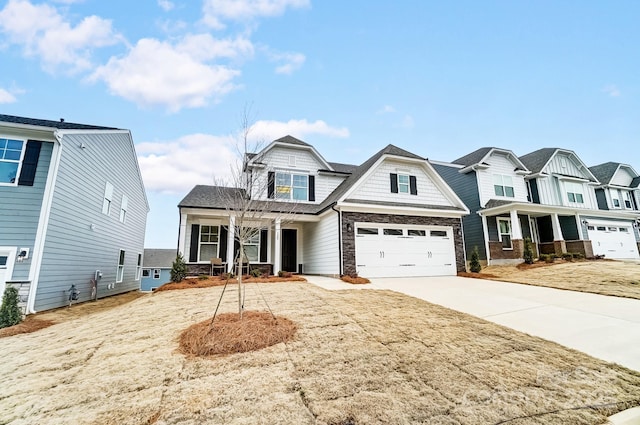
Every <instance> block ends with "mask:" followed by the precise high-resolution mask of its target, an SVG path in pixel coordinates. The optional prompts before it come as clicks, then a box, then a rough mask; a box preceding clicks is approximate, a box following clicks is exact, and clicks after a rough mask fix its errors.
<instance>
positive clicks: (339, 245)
mask: <svg viewBox="0 0 640 425" xmlns="http://www.w3.org/2000/svg"><path fill="white" fill-rule="evenodd" d="M331 209H332V210H334V211H335V212H337V213H338V274H340V276H342V211H340V210H337V209H336V203H334V204H333V205H331Z"/></svg>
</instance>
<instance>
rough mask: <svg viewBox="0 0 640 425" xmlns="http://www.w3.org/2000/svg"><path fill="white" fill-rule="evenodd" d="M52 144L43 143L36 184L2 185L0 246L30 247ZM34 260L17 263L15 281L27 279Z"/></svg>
mask: <svg viewBox="0 0 640 425" xmlns="http://www.w3.org/2000/svg"><path fill="white" fill-rule="evenodd" d="M52 152H53V143H42V149H41V150H40V158H39V159H38V167H37V169H36V175H35V179H34V182H33V186H0V246H15V247H16V248H29V249H30V250H31V252H32V253H33V245H34V242H35V238H36V233H37V230H38V222H39V218H40V210H41V208H42V199H43V195H44V190H45V186H46V183H47V173H48V172H49V166H50V164H51V153H52ZM30 266H31V261H29V260H27V261H24V262H22V263H16V264H15V267H14V269H13V276H9V278H10V279H13V280H28V279H29V267H30Z"/></svg>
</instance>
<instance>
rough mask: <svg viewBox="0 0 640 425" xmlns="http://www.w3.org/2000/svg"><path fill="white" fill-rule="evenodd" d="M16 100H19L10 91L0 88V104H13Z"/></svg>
mask: <svg viewBox="0 0 640 425" xmlns="http://www.w3.org/2000/svg"><path fill="white" fill-rule="evenodd" d="M16 100H17V99H16V97H15V96H14V95H13V94H11V93H10V92H9V91H7V90H5V89H3V88H1V87H0V104H3V103H13V102H15V101H16Z"/></svg>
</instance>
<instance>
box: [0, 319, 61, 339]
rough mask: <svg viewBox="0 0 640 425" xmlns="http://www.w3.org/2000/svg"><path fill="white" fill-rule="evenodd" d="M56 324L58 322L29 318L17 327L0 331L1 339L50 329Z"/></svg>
mask: <svg viewBox="0 0 640 425" xmlns="http://www.w3.org/2000/svg"><path fill="white" fill-rule="evenodd" d="M55 324H56V322H54V321H53V320H42V319H36V318H34V317H32V316H27V318H26V319H24V321H22V322H21V323H18V324H17V325H14V326H9V327H8V328H2V329H0V338H4V337H7V336H13V335H19V334H28V333H31V332H35V331H37V330H40V329H44V328H48V327H49V326H51V325H55Z"/></svg>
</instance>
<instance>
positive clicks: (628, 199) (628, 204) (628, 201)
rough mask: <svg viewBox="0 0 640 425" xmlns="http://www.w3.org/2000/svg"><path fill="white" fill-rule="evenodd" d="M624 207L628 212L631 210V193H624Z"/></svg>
mask: <svg viewBox="0 0 640 425" xmlns="http://www.w3.org/2000/svg"><path fill="white" fill-rule="evenodd" d="M624 207H625V208H626V209H628V210H632V209H633V203H632V202H631V192H629V191H624Z"/></svg>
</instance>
